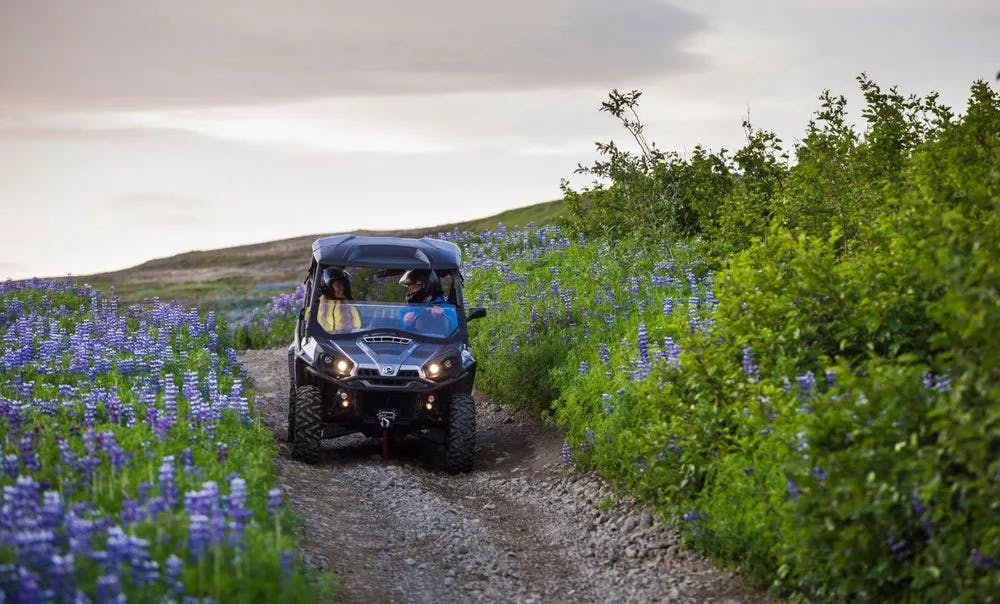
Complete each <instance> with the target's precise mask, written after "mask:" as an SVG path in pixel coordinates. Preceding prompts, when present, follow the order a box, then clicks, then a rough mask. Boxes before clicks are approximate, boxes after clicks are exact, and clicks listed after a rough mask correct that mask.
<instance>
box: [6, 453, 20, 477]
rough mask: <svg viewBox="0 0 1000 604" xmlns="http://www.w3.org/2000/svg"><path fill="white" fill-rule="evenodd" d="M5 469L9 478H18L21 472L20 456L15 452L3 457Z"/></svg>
mask: <svg viewBox="0 0 1000 604" xmlns="http://www.w3.org/2000/svg"><path fill="white" fill-rule="evenodd" d="M3 471H4V474H6V475H7V477H8V478H17V477H18V475H19V474H20V473H21V460H20V458H19V457H18V456H17V455H15V454H13V453H8V454H7V455H5V456H4V458H3Z"/></svg>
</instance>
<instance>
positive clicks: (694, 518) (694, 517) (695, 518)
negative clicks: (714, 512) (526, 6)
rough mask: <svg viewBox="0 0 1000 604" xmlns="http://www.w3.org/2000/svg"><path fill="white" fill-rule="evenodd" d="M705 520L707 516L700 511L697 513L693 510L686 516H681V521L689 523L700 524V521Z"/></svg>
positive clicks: (685, 514)
mask: <svg viewBox="0 0 1000 604" xmlns="http://www.w3.org/2000/svg"><path fill="white" fill-rule="evenodd" d="M704 519H705V515H704V514H702V513H701V512H699V511H697V510H692V511H690V512H685V513H684V514H682V515H681V520H683V521H684V522H688V523H692V522H699V521H701V520H704Z"/></svg>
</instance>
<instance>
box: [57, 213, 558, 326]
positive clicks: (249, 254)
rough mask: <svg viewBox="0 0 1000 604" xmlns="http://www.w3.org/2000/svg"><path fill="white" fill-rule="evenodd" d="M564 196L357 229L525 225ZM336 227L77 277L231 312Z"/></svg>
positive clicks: (277, 283) (289, 276) (294, 274)
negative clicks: (409, 224)
mask: <svg viewBox="0 0 1000 604" xmlns="http://www.w3.org/2000/svg"><path fill="white" fill-rule="evenodd" d="M563 208H564V203H563V201H562V200H561V199H560V200H556V201H549V202H544V203H539V204H535V205H531V206H526V207H523V208H516V209H513V210H507V211H506V212H501V213H500V214H496V215H494V216H487V217H485V218H479V219H476V220H470V221H466V222H458V223H453V224H445V225H439V226H434V227H426V228H417V229H408V230H394V231H354V232H355V233H356V234H359V235H361V234H364V235H384V236H392V237H423V236H433V235H436V234H438V233H441V232H447V231H452V230H454V229H455V228H458V229H459V230H465V231H476V232H481V231H484V230H487V229H492V228H494V227H495V226H496V225H497V223H500V222H502V223H503V224H505V225H507V226H524V225H526V224H528V223H531V222H534V223H536V224H546V223H551V222H553V221H555V220H556V219H557V218H558V217H559V216H561V215H562V212H563ZM333 234H335V233H318V234H315V235H303V236H301V237H293V238H291V239H282V240H279V241H269V242H266V243H255V244H251V245H241V246H237V247H228V248H221V249H216V250H207V251H192V252H186V253H183V254H178V255H176V256H170V257H168V258H158V259H156V260H150V261H148V262H144V263H142V264H139V265H137V266H134V267H132V268H127V269H124V270H120V271H114V272H110V273H99V274H96V275H85V276H80V277H74V279H75V280H77V281H78V282H85V283H90V284H91V285H93V286H94V287H96V288H97V289H100V290H102V291H111V290H112V289H113V290H114V292H115V294H117V295H118V296H119V297H121V298H123V299H124V300H125V301H127V302H138V301H140V300H142V299H144V298H150V299H151V298H154V297H158V298H160V299H161V300H177V301H179V302H181V303H182V304H185V305H187V306H198V307H199V308H214V309H217V310H220V311H222V312H224V313H225V314H226V315H227V316H229V317H237V316H239V315H240V314H242V312H243V311H244V310H245V309H246V308H248V307H250V306H254V305H256V304H259V303H260V302H261V301H262V300H267V299H270V298H271V297H272V296H274V295H275V294H276V293H277V292H278V291H288V290H290V289H291V288H293V287H294V286H295V284H297V283H298V282H300V281H301V280H302V279H303V278H304V277H305V271H306V270H307V269H308V268H309V254H310V252H311V250H312V243H313V241H315V240H316V239H317V238H319V237H325V236H327V235H333Z"/></svg>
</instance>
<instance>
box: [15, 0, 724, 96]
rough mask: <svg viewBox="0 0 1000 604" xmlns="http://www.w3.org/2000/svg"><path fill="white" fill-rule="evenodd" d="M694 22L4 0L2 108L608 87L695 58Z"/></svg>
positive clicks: (437, 4) (598, 2) (676, 13)
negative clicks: (690, 41)
mask: <svg viewBox="0 0 1000 604" xmlns="http://www.w3.org/2000/svg"><path fill="white" fill-rule="evenodd" d="M703 26H704V19H703V18H701V17H697V16H695V15H693V14H692V13H690V12H688V11H685V10H682V9H679V8H676V7H674V6H671V5H668V4H665V3H663V2H660V1H658V0H621V1H619V2H606V1H605V0H554V1H550V2H543V3H539V2H535V1H533V0H508V1H507V2H503V3H477V2H467V1H465V0H425V1H424V2H394V1H392V0H372V1H370V2H347V1H344V0H336V1H327V0H295V1H294V2H283V3H275V2H265V1H264V0H226V1H222V2H211V3H204V2H175V1H173V0H145V1H143V2H134V1H132V0H108V1H103V2H100V3H76V2H51V3H50V2H35V1H34V0H12V1H9V2H4V3H3V4H2V5H0V105H4V104H6V105H8V106H12V105H14V106H22V107H29V108H34V109H37V108H40V107H43V108H67V107H93V108H101V107H126V106H127V107H136V106H139V107H167V106H169V107H183V106H200V105H205V104H233V103H253V102H271V101H275V100H288V99H303V98H321V97H336V96H340V97H344V96H354V95H363V94H398V93H430V92H435V93H436V92H463V91H487V90H489V91H492V90H524V89H540V88H552V87H575V86H585V85H595V84H597V85H603V84H604V83H605V82H607V81H609V80H612V81H622V80H626V81H627V80H629V79H632V78H633V77H635V76H637V75H649V74H661V75H662V74H669V73H676V72H683V71H690V70H692V69H694V68H696V67H698V66H699V65H700V64H701V63H700V61H701V60H700V58H699V57H698V56H697V55H695V54H693V53H691V52H689V51H686V50H684V41H685V40H686V39H687V38H688V37H689V36H691V35H692V34H694V33H696V32H697V31H699V30H700V29H701V28H702V27H703ZM55 41H58V43H54V42H55Z"/></svg>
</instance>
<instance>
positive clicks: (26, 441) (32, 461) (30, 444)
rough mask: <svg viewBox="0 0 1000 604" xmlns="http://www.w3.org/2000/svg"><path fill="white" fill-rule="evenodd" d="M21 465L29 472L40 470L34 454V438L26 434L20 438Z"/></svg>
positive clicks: (36, 456) (40, 466)
mask: <svg viewBox="0 0 1000 604" xmlns="http://www.w3.org/2000/svg"><path fill="white" fill-rule="evenodd" d="M21 463H22V464H23V465H24V468H25V469H26V470H28V471H29V472H37V471H39V470H41V469H42V464H41V462H40V461H39V459H38V453H36V452H35V437H34V435H33V434H31V433H28V434H25V435H24V436H22V437H21Z"/></svg>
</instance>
